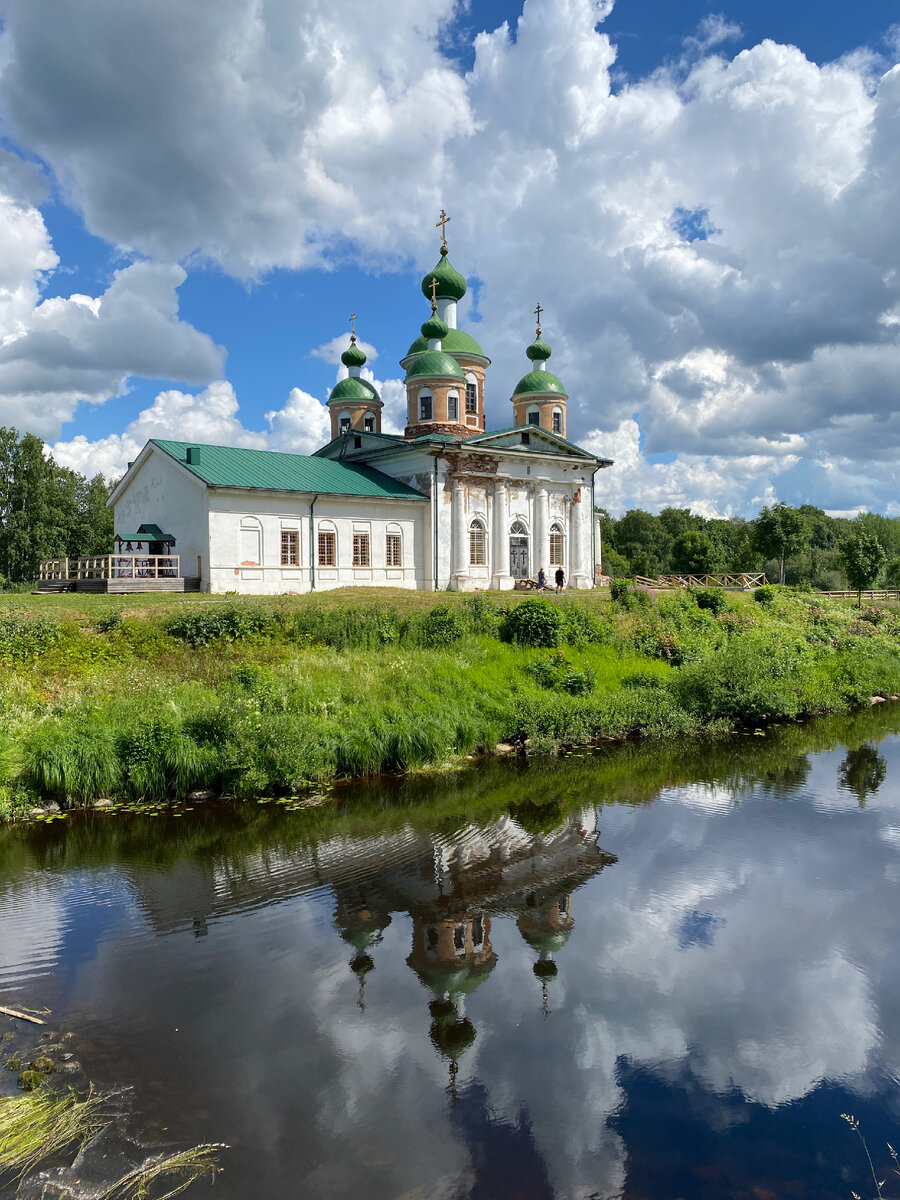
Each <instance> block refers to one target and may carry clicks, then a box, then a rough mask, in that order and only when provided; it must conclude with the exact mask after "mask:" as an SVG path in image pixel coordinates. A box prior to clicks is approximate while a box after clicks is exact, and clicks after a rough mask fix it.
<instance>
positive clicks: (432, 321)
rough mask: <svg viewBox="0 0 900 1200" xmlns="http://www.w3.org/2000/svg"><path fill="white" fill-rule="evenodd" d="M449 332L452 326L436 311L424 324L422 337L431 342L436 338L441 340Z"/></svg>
mask: <svg viewBox="0 0 900 1200" xmlns="http://www.w3.org/2000/svg"><path fill="white" fill-rule="evenodd" d="M449 332H450V326H449V325H448V324H447V323H446V321H442V320H441V318H440V317H439V316H437V315H436V314H435V313H432V314H431V316H430V317H429V318H428V320H427V321H426V322H425V324H424V325H423V326H422V337H423V338H425V341H426V342H430V341H432V340H433V339H435V338H436V339H437V340H438V341H441V340H442V339H443V338H445V337H446V336H447V334H448V333H449Z"/></svg>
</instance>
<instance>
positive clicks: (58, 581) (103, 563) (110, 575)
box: [37, 554, 200, 595]
mask: <svg viewBox="0 0 900 1200" xmlns="http://www.w3.org/2000/svg"><path fill="white" fill-rule="evenodd" d="M37 590H38V591H39V592H107V593H109V594H111V595H113V594H120V595H124V594H125V593H127V592H199V590H200V580H199V579H197V578H196V577H193V578H188V579H185V578H184V576H183V575H182V574H181V559H180V557H179V555H177V554H99V555H95V556H94V557H93V558H48V559H46V560H45V561H44V562H42V563H41V564H40V568H39V571H38V579H37Z"/></svg>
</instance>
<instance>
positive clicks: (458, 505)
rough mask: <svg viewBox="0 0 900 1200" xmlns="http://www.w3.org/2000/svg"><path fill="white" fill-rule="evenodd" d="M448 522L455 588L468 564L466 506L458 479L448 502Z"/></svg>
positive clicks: (454, 481) (454, 483) (454, 482)
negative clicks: (451, 536)
mask: <svg viewBox="0 0 900 1200" xmlns="http://www.w3.org/2000/svg"><path fill="white" fill-rule="evenodd" d="M450 520H451V523H452V526H453V543H452V567H451V570H452V577H453V581H455V583H456V586H457V588H458V587H459V580H460V578H461V577H462V576H464V575H465V574H466V572H467V568H468V564H469V556H468V553H467V550H468V538H467V536H466V533H467V530H466V506H465V496H464V495H463V485H462V481H461V480H459V479H454V480H453V491H452V493H451V502H450Z"/></svg>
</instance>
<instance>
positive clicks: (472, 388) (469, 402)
mask: <svg viewBox="0 0 900 1200" xmlns="http://www.w3.org/2000/svg"><path fill="white" fill-rule="evenodd" d="M477 412H478V380H477V379H476V377H475V376H474V375H473V374H472V372H471V371H467V372H466V415H467V416H469V415H470V414H472V413H477Z"/></svg>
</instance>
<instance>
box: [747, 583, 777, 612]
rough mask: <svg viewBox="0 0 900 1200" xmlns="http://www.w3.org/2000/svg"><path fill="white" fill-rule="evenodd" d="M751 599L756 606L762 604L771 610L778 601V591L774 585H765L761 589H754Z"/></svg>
mask: <svg viewBox="0 0 900 1200" xmlns="http://www.w3.org/2000/svg"><path fill="white" fill-rule="evenodd" d="M753 599H754V600H755V601H756V603H757V604H764V605H765V607H766V608H772V606H773V605H774V604H775V601H776V600H777V599H778V589H777V587H775V585H774V584H771V583H767V584H765V585H764V586H763V587H758V588H757V589H756V591H755V592H754V593H753Z"/></svg>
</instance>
